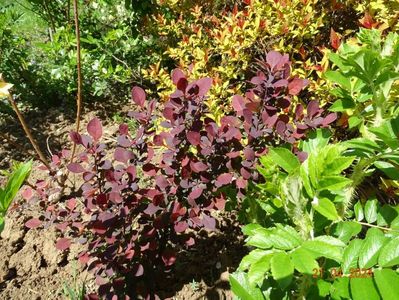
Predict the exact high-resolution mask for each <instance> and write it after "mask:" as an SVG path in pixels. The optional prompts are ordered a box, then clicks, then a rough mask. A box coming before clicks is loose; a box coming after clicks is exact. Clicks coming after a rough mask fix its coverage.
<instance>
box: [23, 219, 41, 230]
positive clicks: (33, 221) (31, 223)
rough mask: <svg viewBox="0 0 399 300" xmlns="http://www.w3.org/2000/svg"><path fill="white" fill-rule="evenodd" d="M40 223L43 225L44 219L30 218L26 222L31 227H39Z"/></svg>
mask: <svg viewBox="0 0 399 300" xmlns="http://www.w3.org/2000/svg"><path fill="white" fill-rule="evenodd" d="M40 225H42V221H40V220H39V219H36V218H33V219H30V220H29V221H27V222H26V223H25V226H26V227H28V228H29V229H34V228H37V227H39V226H40Z"/></svg>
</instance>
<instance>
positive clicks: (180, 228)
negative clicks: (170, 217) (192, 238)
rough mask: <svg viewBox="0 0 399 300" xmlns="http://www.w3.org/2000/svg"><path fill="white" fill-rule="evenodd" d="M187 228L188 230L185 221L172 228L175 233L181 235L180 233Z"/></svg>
mask: <svg viewBox="0 0 399 300" xmlns="http://www.w3.org/2000/svg"><path fill="white" fill-rule="evenodd" d="M187 228H188V224H187V222H185V221H182V222H177V223H176V224H175V226H174V229H175V231H176V232H177V233H182V232H184V231H186V229H187Z"/></svg>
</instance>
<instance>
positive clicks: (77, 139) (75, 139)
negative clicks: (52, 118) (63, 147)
mask: <svg viewBox="0 0 399 300" xmlns="http://www.w3.org/2000/svg"><path fill="white" fill-rule="evenodd" d="M69 137H70V138H71V140H72V142H74V143H75V144H78V145H80V144H82V136H81V135H80V134H79V133H77V132H76V131H71V132H70V133H69Z"/></svg>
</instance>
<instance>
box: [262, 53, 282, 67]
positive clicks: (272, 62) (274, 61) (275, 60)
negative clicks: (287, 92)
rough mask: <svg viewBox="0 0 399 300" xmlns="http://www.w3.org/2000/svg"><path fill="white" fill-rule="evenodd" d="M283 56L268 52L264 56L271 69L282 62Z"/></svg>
mask: <svg viewBox="0 0 399 300" xmlns="http://www.w3.org/2000/svg"><path fill="white" fill-rule="evenodd" d="M282 58H283V56H282V55H281V54H280V53H279V52H277V51H270V52H269V53H267V55H266V62H267V63H268V64H269V66H270V68H271V69H274V68H275V67H276V66H278V65H279V64H280V62H281V60H282Z"/></svg>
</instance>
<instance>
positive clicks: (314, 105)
mask: <svg viewBox="0 0 399 300" xmlns="http://www.w3.org/2000/svg"><path fill="white" fill-rule="evenodd" d="M319 109H320V108H319V102H318V101H316V100H312V101H310V102H309V104H308V108H307V112H308V115H309V116H310V117H314V116H315V115H317V114H318V113H319Z"/></svg>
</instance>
